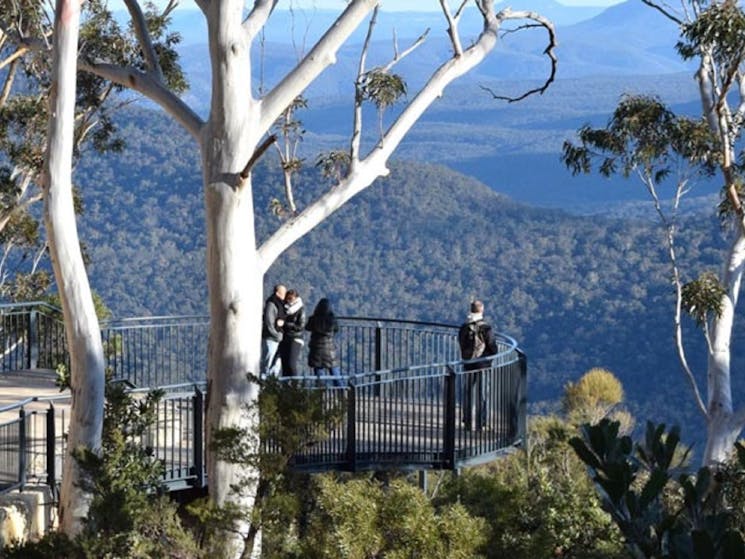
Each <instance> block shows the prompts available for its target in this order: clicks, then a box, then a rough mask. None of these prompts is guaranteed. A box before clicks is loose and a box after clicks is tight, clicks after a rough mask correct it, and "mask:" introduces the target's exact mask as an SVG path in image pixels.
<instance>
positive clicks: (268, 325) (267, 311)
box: [261, 284, 287, 376]
mask: <svg viewBox="0 0 745 559" xmlns="http://www.w3.org/2000/svg"><path fill="white" fill-rule="evenodd" d="M286 292H287V289H286V288H285V286H284V285H281V284H278V285H275V286H274V293H272V295H271V296H270V297H269V298H268V299H267V300H266V302H265V303H264V313H263V316H262V325H261V342H262V344H261V345H262V350H263V354H264V357H263V359H262V361H261V375H262V376H266V375H273V376H278V375H279V372H280V370H281V363H280V359H279V351H278V350H279V342H281V341H282V326H284V318H285V305H284V298H285V294H286Z"/></svg>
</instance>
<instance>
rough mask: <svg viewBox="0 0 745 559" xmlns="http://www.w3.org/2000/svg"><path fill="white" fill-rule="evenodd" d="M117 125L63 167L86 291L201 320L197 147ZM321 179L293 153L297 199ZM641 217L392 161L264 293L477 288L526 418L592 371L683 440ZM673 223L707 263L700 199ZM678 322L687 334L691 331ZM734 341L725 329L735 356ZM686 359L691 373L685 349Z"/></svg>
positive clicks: (413, 293) (260, 201) (707, 223)
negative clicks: (511, 194) (523, 384)
mask: <svg viewBox="0 0 745 559" xmlns="http://www.w3.org/2000/svg"><path fill="white" fill-rule="evenodd" d="M121 125H122V133H123V137H124V138H125V139H126V144H127V147H126V149H125V150H124V152H123V153H121V154H110V155H106V156H103V157H102V156H100V155H91V156H86V157H85V158H84V159H83V160H82V162H81V164H80V165H79V166H78V168H77V170H76V175H75V176H76V182H77V184H78V185H79V187H80V190H81V192H82V194H83V198H84V202H85V210H84V214H83V215H82V217H81V218H80V220H79V221H80V226H81V237H82V241H83V242H84V243H85V245H86V247H87V250H88V253H89V254H90V257H91V263H90V265H89V272H90V275H91V281H92V284H93V287H94V289H95V290H96V291H97V292H98V293H99V294H100V295H101V296H102V297H103V299H104V301H105V302H106V304H107V305H108V306H109V307H110V308H111V309H112V310H113V312H114V315H115V316H116V317H119V318H122V317H130V316H139V315H160V314H205V313H206V303H205V301H206V287H205V278H204V248H203V247H204V223H203V217H202V216H203V206H202V205H203V202H202V200H203V196H202V192H201V186H200V180H201V179H200V171H199V162H198V159H197V154H196V150H195V148H194V146H193V145H192V144H191V140H190V139H189V138H188V137H187V136H186V135H185V134H183V133H182V132H181V131H180V130H179V129H178V127H177V126H175V125H174V124H172V123H171V122H170V121H169V120H168V119H167V118H165V117H164V116H162V115H161V114H160V113H157V112H153V111H148V110H146V109H136V108H132V109H129V110H128V111H127V113H126V115H125V116H123V117H122V122H121ZM276 165H277V164H276V163H274V162H273V157H272V156H271V154H268V155H267V156H266V157H265V159H264V161H262V164H261V165H260V166H259V167H258V168H257V170H256V178H257V180H256V190H257V194H256V199H257V202H256V214H257V216H258V217H257V219H258V220H259V222H260V225H259V230H260V231H264V234H266V232H267V231H269V230H270V228H271V227H272V226H274V225H276V223H277V221H278V220H279V219H281V217H278V216H277V215H275V213H274V212H273V211H272V204H271V200H272V199H274V198H275V197H280V196H281V188H282V186H281V183H280V181H279V179H277V178H270V177H277V176H278V175H277V173H276V168H274V169H273V166H276ZM272 171H275V172H272ZM326 188H329V185H328V182H327V180H326V179H324V178H322V177H321V176H320V174H319V173H318V172H317V169H316V168H315V166H314V161H313V160H312V159H308V160H306V161H305V164H304V171H303V173H302V175H301V177H300V179H299V182H298V186H297V189H298V200H299V203H300V205H301V207H302V201H303V199H309V198H310V197H311V196H312V195H313V194H314V193H317V192H320V191H322V190H323V189H326ZM546 188H547V189H550V188H553V186H552V185H551V184H546ZM598 188H603V185H602V184H599V185H598ZM708 209H709V208H706V210H708ZM612 211H613V209H612V208H611V207H610V206H609V212H608V213H612ZM647 215H648V217H647V218H646V219H642V218H639V219H617V218H605V217H603V216H599V215H595V216H592V217H580V216H572V215H569V214H567V213H564V212H562V211H558V210H547V209H537V208H532V207H528V206H525V205H520V204H517V203H515V202H513V201H511V200H510V199H509V198H507V197H505V196H503V195H500V194H498V193H495V192H494V191H492V190H491V189H489V188H488V187H486V186H484V185H483V184H481V183H479V182H477V181H476V180H474V179H471V178H468V177H466V176H463V175H460V174H458V173H456V172H454V171H451V170H449V169H447V168H445V167H442V166H434V165H425V164H421V163H413V162H407V161H398V162H397V163H396V164H395V165H393V166H392V169H391V174H390V176H389V177H388V178H386V179H383V180H379V181H378V184H376V185H375V186H374V187H373V188H371V189H369V190H368V191H366V192H365V193H363V194H362V195H360V196H358V197H357V198H355V199H354V200H353V201H352V202H351V203H350V204H348V205H347V206H346V207H344V208H343V209H342V210H340V211H339V212H338V213H337V214H335V215H333V216H332V217H331V218H330V219H329V220H328V221H327V222H326V223H324V224H323V225H322V226H320V227H319V228H318V229H316V230H314V231H313V232H311V234H310V235H308V236H307V237H306V238H304V239H302V240H301V241H300V242H298V243H297V244H296V245H295V246H293V247H292V248H291V249H290V250H289V251H287V253H286V254H284V255H283V256H282V257H281V258H280V260H279V261H278V262H276V263H275V264H274V266H273V267H272V269H271V270H270V273H269V274H268V276H267V281H266V285H265V288H266V289H267V290H268V289H269V287H270V286H271V284H273V283H275V282H278V281H282V282H285V283H286V284H287V285H289V286H291V287H294V288H296V289H297V290H299V292H300V294H301V296H302V297H303V299H304V300H305V301H306V304H308V305H310V306H311V307H312V305H314V304H315V303H316V302H317V301H318V299H320V298H321V297H325V296H328V297H330V298H331V299H332V301H334V304H335V306H336V308H337V311H338V312H339V314H341V315H346V316H373V317H387V318H402V319H413V320H431V321H437V322H445V323H452V324H458V323H460V322H462V320H463V319H464V317H465V314H466V311H467V304H468V302H469V301H470V300H471V299H472V298H473V297H481V298H483V299H484V301H485V304H486V314H487V315H488V317H489V318H490V319H491V320H492V321H493V323H494V324H495V326H496V328H497V329H498V330H500V331H502V332H504V333H506V334H508V335H510V336H512V337H514V338H515V339H516V340H517V341H518V342H519V344H520V346H521V347H522V348H523V349H524V351H525V352H526V353H527V355H528V360H529V361H528V362H529V375H530V376H529V379H530V381H529V382H530V385H529V386H530V388H529V399H530V406H531V407H530V409H531V411H532V412H533V413H541V412H546V411H550V410H555V409H556V408H557V405H558V402H559V399H560V395H561V390H562V387H563V386H564V384H565V383H566V382H568V381H573V380H576V379H577V378H578V377H579V376H580V375H581V374H582V373H584V372H585V371H587V370H588V369H590V368H592V367H604V368H607V369H608V370H610V371H612V372H613V373H614V374H616V375H617V376H618V378H619V379H621V381H622V383H623V385H624V387H625V388H626V391H627V397H628V404H629V406H630V408H631V409H632V410H633V413H634V415H635V416H636V417H637V418H638V420H639V421H640V422H641V423H643V421H645V420H646V419H654V420H655V421H663V422H667V423H668V424H672V423H676V424H680V425H685V426H686V430H685V433H684V436H685V437H686V439H687V440H688V441H689V442H700V441H701V439H702V438H703V431H702V422H701V421H700V417H699V416H698V415H697V411H696V409H695V407H694V406H693V404H692V403H691V402H692V401H691V399H690V394H689V388H688V385H687V384H686V383H685V381H684V377H683V375H682V374H681V372H680V370H679V365H678V362H677V358H676V355H675V352H674V345H673V322H672V312H673V303H674V298H673V291H672V287H671V284H670V279H669V278H670V269H669V264H668V262H667V259H666V255H665V247H664V242H663V241H664V237H663V231H662V230H661V228H660V227H659V225H658V224H657V222H656V221H655V220H654V219H653V216H652V214H651V213H649V214H647ZM681 235H682V237H681V242H680V246H681V251H682V253H681V255H680V258H681V260H682V262H681V263H682V265H683V267H684V269H688V270H691V274H693V273H696V274H697V273H699V272H700V271H702V270H705V269H707V268H713V267H714V266H715V265H716V263H717V261H718V259H719V258H721V256H720V255H721V249H722V247H723V240H722V239H723V232H722V230H721V227H720V224H719V221H718V220H717V218H716V216H715V215H714V209H713V208H711V213H708V212H707V211H699V212H697V213H694V214H692V215H691V216H690V217H689V218H688V219H687V221H685V223H684V227H683V228H682V232H681ZM688 326H690V328H688V329H687V333H686V336H687V337H688V338H690V339H692V340H693V339H696V338H700V333H699V332H696V331H695V328H694V327H693V325H692V324H689V325H688ZM741 340H743V333H742V331H737V330H736V332H735V343H733V347H734V348H735V352H736V351H737V347H738V346H739V345H740V343H739V341H741ZM697 353H698V355H704V353H702V352H700V351H699V352H697ZM690 357H691V358H692V359H693V365H694V368H695V369H697V370H703V365H704V364H703V363H701V362H698V361H696V357H697V354H696V352H691V355H690ZM734 357H735V363H736V365H737V363H740V362H741V357H740V356H739V355H737V353H735V355H734ZM735 382H740V384H739V385H737V387H736V389H739V388H745V384H743V383H742V381H741V380H740V381H738V380H735Z"/></svg>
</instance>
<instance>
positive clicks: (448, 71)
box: [258, 0, 553, 270]
mask: <svg viewBox="0 0 745 559" xmlns="http://www.w3.org/2000/svg"><path fill="white" fill-rule="evenodd" d="M480 6H481V7H483V8H484V10H486V12H487V15H485V16H484V22H485V25H484V31H482V33H481V34H480V35H479V37H478V38H477V39H476V41H475V42H474V43H473V44H472V45H471V46H470V47H469V48H467V49H466V50H464V51H463V53H462V55H460V56H453V57H451V58H450V59H448V60H446V61H445V62H444V63H443V64H442V65H440V67H439V68H437V70H435V71H434V73H433V74H432V76H431V77H430V79H429V80H428V81H427V83H426V84H425V85H424V86H423V87H422V89H421V90H420V91H419V92H418V93H417V95H416V96H415V97H414V98H413V99H412V100H411V101H410V102H409V104H408V105H406V107H405V108H404V109H403V111H402V112H401V113H400V114H399V116H398V118H396V120H395V121H394V122H393V124H392V125H391V126H390V127H389V128H388V130H387V132H386V133H385V135H384V137H383V138H381V140H380V142H378V144H377V145H376V146H375V148H374V149H373V150H372V151H371V152H370V153H369V154H368V155H367V156H366V157H365V158H364V159H361V160H360V161H359V162H358V164H357V165H355V166H353V167H350V170H349V173H348V174H347V176H346V177H344V178H342V179H341V180H340V181H339V183H338V184H336V185H335V186H334V188H332V189H331V190H329V191H328V192H326V193H325V194H324V195H323V196H321V197H320V198H319V199H318V200H316V201H315V202H314V203H313V204H311V205H310V206H308V207H307V208H305V209H304V210H303V211H302V212H300V213H299V214H298V215H297V216H295V217H293V218H291V219H289V220H287V221H286V222H285V223H283V224H282V225H281V226H280V227H279V228H278V229H277V230H276V231H275V232H274V234H272V235H271V236H270V237H269V238H268V239H267V240H266V241H264V243H263V244H262V245H261V246H260V247H259V249H258V252H259V260H260V262H261V265H262V267H263V269H264V270H267V269H268V268H269V266H271V264H272V263H273V262H274V260H275V259H276V258H277V257H278V256H279V255H280V254H281V253H282V251H284V250H285V249H286V248H287V247H289V246H290V245H292V244H293V243H294V242H295V241H296V240H298V239H299V238H300V237H302V236H303V235H304V234H305V233H307V232H308V231H310V230H311V229H313V228H314V227H316V226H317V225H318V224H319V223H320V222H321V221H322V220H323V219H325V218H326V217H327V216H329V215H330V214H331V213H333V212H335V211H336V210H337V209H339V208H340V207H341V205H342V204H344V203H345V202H346V201H347V200H349V199H350V198H352V197H353V196H355V195H356V194H357V193H359V192H361V191H362V190H364V189H365V188H367V187H368V186H370V184H371V183H372V182H373V181H374V180H375V178H377V177H381V176H385V175H387V174H388V169H387V167H386V164H387V161H388V158H389V157H390V156H391V154H392V153H393V151H394V150H395V149H396V148H397V147H398V145H399V144H400V143H401V141H402V140H403V138H404V137H405V135H406V133H407V132H408V131H409V130H411V128H412V126H414V124H415V123H416V122H417V121H418V119H419V118H420V117H421V116H422V114H423V113H424V111H425V110H426V109H427V108H428V107H429V106H431V105H432V103H433V102H434V101H435V100H436V99H437V98H439V97H440V96H441V95H442V92H443V90H444V89H445V87H446V86H447V85H448V84H450V83H451V82H452V81H453V80H455V79H457V78H458V77H460V76H462V75H463V74H465V73H467V72H468V71H469V70H471V69H472V68H474V67H475V66H477V65H478V64H479V63H480V62H482V61H483V60H484V58H486V56H487V55H488V54H489V53H490V52H491V51H492V50H493V49H494V47H495V46H496V44H497V37H498V31H499V26H500V24H501V23H502V21H504V20H505V19H514V18H517V17H521V18H523V19H524V18H526V17H527V18H528V19H536V20H539V21H541V22H542V25H543V26H544V27H546V28H547V29H549V30H550V32H551V37H553V24H551V22H549V21H548V20H545V19H544V18H543V17H541V16H538V15H537V14H533V13H532V12H511V11H509V10H506V11H503V12H501V13H500V17H494V14H493V10H491V0H481V1H480ZM526 14H528V15H526Z"/></svg>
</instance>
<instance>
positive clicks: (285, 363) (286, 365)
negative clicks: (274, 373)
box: [279, 335, 305, 377]
mask: <svg viewBox="0 0 745 559" xmlns="http://www.w3.org/2000/svg"><path fill="white" fill-rule="evenodd" d="M304 345H305V342H304V341H303V339H302V338H293V337H290V336H287V335H285V337H284V338H282V341H281V342H280V343H279V357H280V359H281V360H282V376H283V377H296V376H298V375H300V363H301V362H302V360H301V357H302V353H303V346H304Z"/></svg>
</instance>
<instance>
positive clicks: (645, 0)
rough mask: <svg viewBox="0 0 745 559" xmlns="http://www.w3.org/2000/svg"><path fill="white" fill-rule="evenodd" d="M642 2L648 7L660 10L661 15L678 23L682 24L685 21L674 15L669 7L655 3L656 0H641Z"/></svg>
mask: <svg viewBox="0 0 745 559" xmlns="http://www.w3.org/2000/svg"><path fill="white" fill-rule="evenodd" d="M642 2H643V3H644V4H646V5H647V6H649V7H650V8H654V9H655V10H657V11H658V12H660V13H661V14H662V15H663V16H665V17H666V18H668V19H670V20H672V21H674V22H675V23H677V24H678V25H683V24H684V23H685V22H684V21H683V20H682V19H680V18H679V17H677V16H676V15H674V14H673V13H672V12H671V11H670V10H669V9H667V8H665V7H663V6H661V5H660V4H657V3H656V2H652V1H651V0H642Z"/></svg>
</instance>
